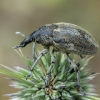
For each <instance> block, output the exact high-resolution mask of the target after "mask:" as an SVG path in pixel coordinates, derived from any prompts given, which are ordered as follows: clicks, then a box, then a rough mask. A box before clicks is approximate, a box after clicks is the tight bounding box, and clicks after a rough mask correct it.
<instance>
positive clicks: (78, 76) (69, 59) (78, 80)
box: [67, 54, 86, 95]
mask: <svg viewBox="0 0 100 100" xmlns="http://www.w3.org/2000/svg"><path fill="white" fill-rule="evenodd" d="M67 57H68V61H69V62H70V63H71V65H72V67H73V68H74V71H75V72H77V86H78V87H79V90H80V91H81V92H82V93H83V95H86V93H85V91H84V90H83V89H82V87H81V84H80V70H79V66H77V65H76V64H75V63H74V62H73V61H72V60H71V58H70V56H69V54H67Z"/></svg>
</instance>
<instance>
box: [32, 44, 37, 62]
mask: <svg viewBox="0 0 100 100" xmlns="http://www.w3.org/2000/svg"><path fill="white" fill-rule="evenodd" d="M35 51H36V42H33V47H32V54H33V61H35V60H36V55H35V53H36V52H35Z"/></svg>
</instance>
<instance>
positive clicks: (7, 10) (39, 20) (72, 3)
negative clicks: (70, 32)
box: [0, 0, 100, 100]
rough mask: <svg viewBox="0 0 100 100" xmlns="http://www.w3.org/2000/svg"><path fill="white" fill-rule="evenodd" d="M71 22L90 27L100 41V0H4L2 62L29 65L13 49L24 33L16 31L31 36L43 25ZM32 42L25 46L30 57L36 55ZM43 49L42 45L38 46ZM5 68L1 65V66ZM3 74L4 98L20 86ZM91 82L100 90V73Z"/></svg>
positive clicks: (0, 90) (94, 65)
mask: <svg viewBox="0 0 100 100" xmlns="http://www.w3.org/2000/svg"><path fill="white" fill-rule="evenodd" d="M56 22H68V23H73V24H77V25H79V26H81V27H83V28H84V29H86V30H88V31H89V32H90V33H91V34H92V35H93V37H94V38H95V39H96V40H97V42H98V43H99V44H100V0H0V63H2V64H4V65H7V66H9V67H12V68H14V67H15V66H21V67H27V66H26V65H25V64H24V62H23V61H22V60H21V59H20V57H19V56H18V55H17V54H16V53H15V51H14V50H13V49H12V47H13V46H15V45H18V44H19V43H20V42H21V41H22V40H23V37H21V36H20V35H15V32H16V31H20V32H22V33H24V34H25V35H26V36H28V35H29V34H30V33H32V32H33V31H34V30H35V29H37V28H38V27H39V26H41V25H44V24H48V23H56ZM31 48H32V43H31V44H29V45H28V46H27V47H25V48H23V49H22V50H23V52H24V54H25V55H26V57H30V58H32V53H31V52H32V49H31ZM37 48H38V50H41V49H42V48H41V46H40V45H38V46H37ZM88 66H89V67H90V68H91V69H92V70H91V71H92V72H98V73H99V72H100V52H98V53H97V54H96V55H95V57H94V58H93V59H92V60H91V61H90V63H89V65H88ZM0 68H1V67H0ZM6 78H7V76H5V75H1V74H0V100H8V97H4V96H3V95H4V94H6V93H12V92H15V91H16V90H15V89H13V88H12V87H9V86H8V85H9V83H10V80H7V79H6ZM91 83H93V84H95V85H97V86H96V90H97V93H98V94H100V88H99V87H100V75H98V76H97V77H96V78H95V79H94V80H93V81H92V82H91Z"/></svg>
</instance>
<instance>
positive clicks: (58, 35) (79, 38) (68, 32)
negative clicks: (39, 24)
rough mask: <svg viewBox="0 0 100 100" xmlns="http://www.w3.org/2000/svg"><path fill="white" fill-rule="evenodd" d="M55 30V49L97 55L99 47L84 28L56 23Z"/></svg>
mask: <svg viewBox="0 0 100 100" xmlns="http://www.w3.org/2000/svg"><path fill="white" fill-rule="evenodd" d="M56 25H58V28H57V29H54V30H53V39H54V47H55V48H56V50H58V51H63V52H70V53H77V54H84V55H92V54H95V53H97V51H98V48H99V45H98V43H97V42H96V41H95V40H94V38H93V37H92V36H91V35H90V33H89V32H88V31H86V30H84V29H83V28H81V27H79V26H77V25H74V24H70V23H56Z"/></svg>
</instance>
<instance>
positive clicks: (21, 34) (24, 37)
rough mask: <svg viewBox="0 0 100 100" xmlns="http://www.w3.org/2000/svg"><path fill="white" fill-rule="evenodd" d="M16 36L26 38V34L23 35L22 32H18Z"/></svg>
mask: <svg viewBox="0 0 100 100" xmlns="http://www.w3.org/2000/svg"><path fill="white" fill-rule="evenodd" d="M15 34H19V35H21V36H23V37H24V38H26V36H25V34H23V33H21V32H16V33H15Z"/></svg>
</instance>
